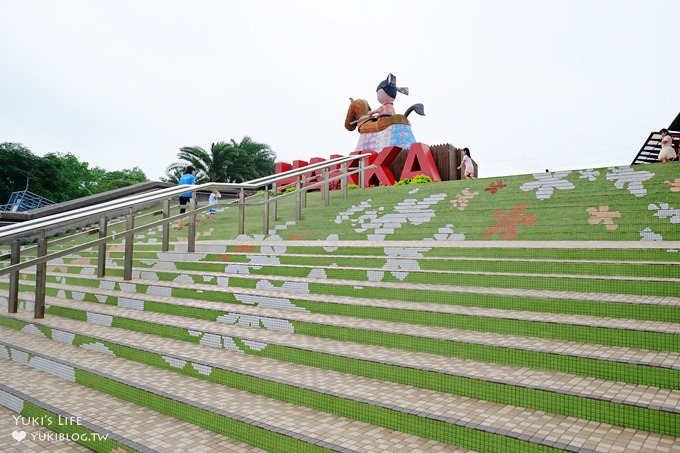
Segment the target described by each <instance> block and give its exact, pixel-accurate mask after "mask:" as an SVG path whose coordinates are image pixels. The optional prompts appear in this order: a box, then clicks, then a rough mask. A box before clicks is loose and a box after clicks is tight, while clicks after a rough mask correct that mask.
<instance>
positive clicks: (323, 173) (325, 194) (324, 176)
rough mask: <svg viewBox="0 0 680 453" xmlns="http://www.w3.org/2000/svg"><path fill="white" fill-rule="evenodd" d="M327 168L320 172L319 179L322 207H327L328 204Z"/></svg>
mask: <svg viewBox="0 0 680 453" xmlns="http://www.w3.org/2000/svg"><path fill="white" fill-rule="evenodd" d="M328 176H329V174H328V168H324V169H323V170H321V179H322V185H321V193H322V194H323V205H324V206H326V207H328V205H329V203H330V198H331V197H330V195H331V194H330V183H329V182H328Z"/></svg>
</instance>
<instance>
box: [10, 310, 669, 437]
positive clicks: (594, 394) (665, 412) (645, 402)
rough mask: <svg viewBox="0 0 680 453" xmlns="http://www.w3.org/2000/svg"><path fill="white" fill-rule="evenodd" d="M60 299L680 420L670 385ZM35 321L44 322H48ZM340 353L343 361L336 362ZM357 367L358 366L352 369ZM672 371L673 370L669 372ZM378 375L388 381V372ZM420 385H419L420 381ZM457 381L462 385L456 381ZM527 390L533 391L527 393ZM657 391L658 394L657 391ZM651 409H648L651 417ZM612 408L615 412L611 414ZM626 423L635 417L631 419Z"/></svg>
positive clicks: (242, 343)
mask: <svg viewBox="0 0 680 453" xmlns="http://www.w3.org/2000/svg"><path fill="white" fill-rule="evenodd" d="M60 303H61V304H63V306H64V307H70V309H71V310H73V309H74V308H78V309H79V310H82V311H80V313H82V314H81V315H78V317H80V318H82V319H87V320H88V321H90V322H93V323H106V325H108V326H118V325H125V324H126V323H129V322H131V321H133V322H135V323H136V324H135V326H136V327H134V329H137V330H139V331H149V332H151V331H153V332H160V331H161V330H163V329H165V330H167V331H177V332H178V335H179V333H180V332H181V331H184V332H185V333H184V334H183V337H176V338H180V339H182V340H184V341H189V342H194V343H196V342H197V340H199V339H200V344H204V345H211V346H216V347H219V348H225V349H231V350H237V351H243V352H247V353H252V354H260V355H261V354H263V353H264V354H265V355H266V352H267V351H268V349H266V348H267V347H268V346H272V347H274V348H275V349H276V350H281V349H282V350H283V352H281V353H280V354H279V355H272V356H271V357H273V358H279V359H281V360H286V359H287V356H288V355H290V354H297V355H298V356H300V357H301V358H300V359H298V360H300V362H298V363H310V364H313V363H314V362H313V360H314V357H316V358H317V359H318V360H322V361H323V360H328V359H330V360H333V361H335V362H338V363H342V362H344V361H349V362H352V361H356V360H361V361H362V362H364V361H365V362H368V363H367V364H366V365H365V366H367V367H369V368H371V367H372V368H376V364H378V365H380V366H379V367H378V368H380V369H381V370H382V371H381V372H382V373H387V372H388V371H389V369H391V367H394V366H397V367H400V368H402V369H404V368H406V369H407V370H409V371H410V374H409V376H411V377H410V379H422V380H427V379H429V380H430V381H432V382H433V383H432V384H424V385H425V386H427V385H431V386H432V387H431V389H433V390H438V389H440V388H448V389H450V390H449V391H450V392H453V393H456V392H458V393H459V394H460V395H462V396H466V395H468V396H470V395H471V394H470V393H466V392H467V390H466V389H465V386H466V384H467V385H472V382H473V381H474V382H477V384H474V385H472V387H477V388H480V389H481V388H482V387H487V388H488V390H493V389H494V388H495V390H494V391H495V392H496V393H497V395H496V396H494V397H487V399H489V398H490V399H491V401H494V400H496V401H499V402H500V401H506V400H507V398H511V396H510V395H516V394H517V393H518V390H519V393H522V392H524V393H525V394H526V395H525V396H523V397H521V398H515V399H514V401H515V404H517V405H524V404H525V400H526V404H529V405H531V402H530V401H529V400H532V399H533V400H537V399H546V400H548V401H550V400H554V404H557V402H558V401H565V400H567V399H570V400H573V401H572V402H571V404H572V407H571V408H567V409H564V411H565V412H564V413H565V414H566V415H569V414H574V413H572V412H569V411H570V410H574V408H576V407H577V406H578V405H579V404H581V403H578V402H577V401H580V400H581V399H587V400H589V401H590V402H591V403H590V404H595V405H600V406H602V407H601V408H600V409H597V410H595V411H594V412H596V413H593V414H589V415H588V416H585V415H584V416H583V417H585V418H588V417H593V418H594V419H596V420H600V421H603V420H619V423H622V424H623V425H624V426H629V427H630V426H632V425H629V423H631V420H632V419H635V418H637V419H639V418H644V417H650V416H651V417H653V418H655V419H659V423H657V424H658V425H659V426H665V427H666V428H664V429H668V428H667V427H668V426H669V424H670V426H672V425H673V424H674V422H670V421H669V420H675V419H678V421H680V418H678V412H680V409H679V404H678V399H679V395H680V393H679V392H678V391H677V390H663V389H659V388H653V387H649V386H642V385H632V384H622V383H616V382H611V381H607V380H601V379H591V378H586V377H583V376H574V375H570V374H564V373H552V372H541V371H538V370H533V369H529V368H521V367H510V366H505V365H494V364H491V363H482V362H475V361H470V360H461V359H456V358H452V357H444V356H439V355H434V354H427V353H416V352H409V351H397V350H394V349H390V348H385V347H376V346H370V345H363V344H361V343H352V342H348V341H337V340H328V339H323V338H313V337H308V336H304V335H299V334H291V333H282V332H276V331H271V330H261V329H252V328H245V327H238V326H227V325H224V324H223V323H217V322H212V321H203V320H196V319H188V318H185V317H180V316H174V315H167V314H159V313H148V312H139V311H136V310H129V309H123V308H120V307H112V306H107V305H97V304H92V303H83V302H74V301H70V302H60ZM87 310H91V311H87ZM93 310H96V311H93ZM50 318H51V316H50ZM23 321H25V322H26V323H30V322H31V318H30V315H29V314H27V315H25V317H24V318H23ZM43 322H49V320H46V321H43ZM277 348H278V349H277ZM295 351H297V352H295ZM319 354H321V355H319ZM305 356H309V360H308V361H305V360H304V357H305ZM319 357H321V359H319ZM323 357H327V359H323ZM341 359H344V361H343V360H341ZM182 360H183V359H182ZM310 361H311V362H310ZM319 366H320V367H322V368H323V367H324V366H325V367H331V368H332V365H328V364H325V365H324V364H320V365H319ZM338 366H339V368H335V369H338V370H341V371H342V370H343V369H342V368H341V366H342V365H338ZM348 370H351V368H347V369H345V371H348ZM352 372H354V371H352ZM361 372H362V371H359V373H361ZM672 374H675V375H676V373H672ZM376 376H378V375H376ZM384 378H385V379H388V380H389V379H390V376H386V377H384ZM433 379H434V380H433ZM420 385H421V386H422V385H423V384H420ZM461 385H462V386H463V388H461V387H460V386H461ZM456 389H457V390H456ZM532 392H537V393H536V394H533V393H532ZM539 394H540V395H539ZM641 394H647V396H641ZM537 395H538V396H537ZM662 395H665V397H664V396H662ZM511 399H512V398H511ZM562 404H563V403H562ZM619 404H623V405H624V406H625V407H624V406H619ZM540 407H543V408H544V409H546V410H547V408H548V407H550V405H548V406H536V407H535V408H540ZM634 408H637V409H634ZM633 409H634V410H640V411H642V412H644V414H645V415H644V417H643V415H642V414H639V416H638V417H631V416H624V415H623V413H625V412H627V411H629V410H633ZM652 412H654V414H655V415H652ZM603 413H606V414H609V415H611V416H612V417H614V418H607V419H602V418H598V417H600V416H601V414H603ZM617 413H618V415H613V414H617ZM609 415H608V416H609ZM661 420H665V421H661ZM633 423H636V421H635V422H633ZM671 429H674V428H671Z"/></svg>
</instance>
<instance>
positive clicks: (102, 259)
mask: <svg viewBox="0 0 680 453" xmlns="http://www.w3.org/2000/svg"><path fill="white" fill-rule="evenodd" d="M106 234H107V224H106V216H105V215H103V216H101V217H100V218H99V239H101V238H104V237H106ZM105 274H106V243H105V242H102V243H101V244H99V253H98V256H97V278H103V277H104V275H105Z"/></svg>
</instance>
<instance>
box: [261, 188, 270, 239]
mask: <svg viewBox="0 0 680 453" xmlns="http://www.w3.org/2000/svg"><path fill="white" fill-rule="evenodd" d="M263 196H264V216H263V219H262V234H267V233H268V232H269V185H266V186H264V194H263Z"/></svg>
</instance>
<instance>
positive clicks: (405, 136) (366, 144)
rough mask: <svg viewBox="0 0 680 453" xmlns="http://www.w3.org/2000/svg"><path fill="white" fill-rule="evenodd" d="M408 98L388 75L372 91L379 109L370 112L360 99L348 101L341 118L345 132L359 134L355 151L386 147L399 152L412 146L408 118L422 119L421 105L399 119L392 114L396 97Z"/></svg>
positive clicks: (366, 103)
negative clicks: (345, 111) (347, 106)
mask: <svg viewBox="0 0 680 453" xmlns="http://www.w3.org/2000/svg"><path fill="white" fill-rule="evenodd" d="M398 92H399V93H402V94H405V95H408V88H405V87H397V79H396V77H395V76H394V75H392V74H389V75H388V76H387V78H386V79H385V80H383V81H382V82H380V84H379V85H378V88H377V89H376V95H377V98H378V102H380V107H378V108H377V109H375V110H371V107H370V106H369V105H368V102H366V101H365V100H364V99H357V100H356V101H355V100H354V99H352V98H350V107H349V110H348V111H347V117H346V118H345V129H347V130H348V131H353V130H354V129H357V128H358V130H359V134H360V135H359V143H358V144H357V147H356V148H355V150H356V151H361V150H380V149H382V148H384V147H387V146H397V147H399V148H401V149H409V147H410V146H411V145H412V144H413V143H415V142H416V139H415V137H414V136H413V132H412V131H411V123H409V121H408V119H407V117H408V115H409V114H410V113H411V112H413V111H415V112H416V113H417V114H419V115H425V111H424V108H423V104H414V105H412V106H411V107H409V108H408V109H407V110H406V112H405V113H404V114H403V115H400V114H395V110H394V100H395V98H396V97H397V93H398Z"/></svg>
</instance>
